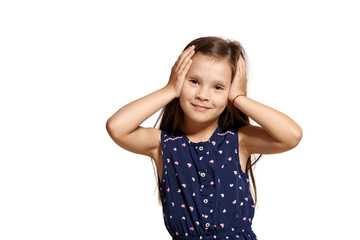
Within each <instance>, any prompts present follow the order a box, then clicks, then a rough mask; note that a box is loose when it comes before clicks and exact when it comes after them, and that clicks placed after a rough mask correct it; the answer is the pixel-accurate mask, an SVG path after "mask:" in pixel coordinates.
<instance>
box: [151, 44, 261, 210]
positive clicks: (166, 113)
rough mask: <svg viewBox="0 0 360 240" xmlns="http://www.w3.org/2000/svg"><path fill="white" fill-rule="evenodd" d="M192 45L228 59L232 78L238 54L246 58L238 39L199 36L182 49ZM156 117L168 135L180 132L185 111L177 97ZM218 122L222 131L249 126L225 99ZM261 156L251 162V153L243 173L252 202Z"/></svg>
mask: <svg viewBox="0 0 360 240" xmlns="http://www.w3.org/2000/svg"><path fill="white" fill-rule="evenodd" d="M191 45H195V53H202V54H204V55H208V56H211V57H214V58H217V59H225V60H227V61H228V63H229V65H230V67H231V76H232V78H231V79H233V78H234V77H235V73H236V69H237V62H238V60H239V57H242V58H243V59H244V60H245V61H246V59H245V56H246V53H245V50H244V48H243V47H242V46H241V44H240V43H239V42H237V41H231V40H224V39H222V38H219V37H201V38H197V39H195V40H193V41H191V42H190V43H189V44H188V45H187V46H186V47H185V48H184V50H185V49H187V48H188V47H190V46H191ZM159 120H160V126H159V129H160V130H163V131H166V132H168V133H171V134H179V133H180V132H181V124H182V123H183V121H184V112H183V110H182V109H181V106H180V101H179V98H174V99H173V100H172V101H171V102H170V103H168V104H167V105H166V106H165V107H164V108H163V109H162V111H161V113H160V115H159V118H158V120H157V121H156V123H155V126H156V125H157V123H158V121H159ZM218 124H219V126H220V127H221V128H222V129H223V130H224V131H225V130H228V129H235V130H237V129H239V128H241V127H244V126H247V125H250V121H249V117H248V116H247V115H246V114H244V113H243V112H242V111H240V110H239V109H238V108H236V107H235V106H234V105H233V104H232V103H231V102H230V101H228V103H227V106H226V107H225V109H224V111H223V112H222V113H221V114H220V116H219V119H218ZM260 157H261V155H259V157H258V158H257V159H255V161H253V162H252V160H251V156H249V158H248V159H247V162H246V172H247V173H248V174H249V175H250V178H251V182H252V187H253V198H254V199H255V200H254V201H255V204H256V202H257V194H256V184H255V178H254V173H253V165H254V164H255V163H256V162H257V161H258V160H259V159H260Z"/></svg>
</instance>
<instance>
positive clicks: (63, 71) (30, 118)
mask: <svg viewBox="0 0 360 240" xmlns="http://www.w3.org/2000/svg"><path fill="white" fill-rule="evenodd" d="M359 22H360V15H359V9H358V7H357V3H356V1H209V0H206V1H184V0H183V1H177V2H175V1H95V0H94V1H80V0H71V1H69V0H65V1H64V0H63V1H16V0H14V1H1V3H0V80H1V86H0V104H1V118H0V121H1V124H0V141H1V142H0V144H1V145H0V148H1V150H0V158H1V162H0V239H4V240H5V239H6V240H8V239H9V240H10V239H37V240H39V239H87V240H90V239H109V240H111V239H145V238H146V239H164V240H165V239H170V235H168V233H167V230H166V229H165V226H164V223H163V219H162V212H161V206H160V205H159V204H158V203H157V192H156V191H155V189H156V181H155V178H154V174H153V169H152V164H151V161H150V159H149V158H147V157H143V156H140V155H135V154H132V153H128V152H126V151H125V150H123V149H121V148H120V147H118V146H117V145H116V144H115V143H114V142H113V141H112V140H111V138H110V137H109V135H108V134H107V132H106V129H105V124H106V120H107V119H108V118H109V117H110V116H111V115H112V114H113V113H115V112H116V111H117V110H118V109H119V108H120V107H122V106H123V105H125V104H126V103H128V102H130V101H133V100H135V99H137V98H140V97H141V96H144V95H146V94H149V93H151V92H153V91H155V90H157V89H159V88H161V87H163V86H164V85H165V84H166V82H167V81H168V77H169V74H170V69H171V67H172V65H173V63H174V62H175V61H176V59H177V57H178V55H179V54H180V52H181V51H182V49H183V48H184V47H185V45H186V44H187V43H188V42H190V41H191V40H193V39H195V38H197V37H201V36H208V35H214V36H220V37H224V38H230V39H236V40H238V41H240V42H241V43H242V44H243V46H244V48H245V50H246V51H247V54H248V56H249V60H250V61H249V69H250V72H249V73H248V76H249V85H248V87H249V97H250V98H252V99H254V100H256V101H259V102H261V103H264V104H266V105H268V106H271V107H273V108H275V109H277V110H279V111H281V112H283V113H285V114H287V115H289V116H290V117H291V118H293V119H294V120H295V121H296V122H297V123H298V124H299V125H300V126H301V127H302V129H303V139H302V141H301V142H300V144H299V145H298V146H297V147H296V148H295V149H293V150H291V151H288V152H285V153H282V154H276V155H264V156H263V157H262V159H261V160H260V162H258V164H257V167H256V169H255V173H256V179H257V186H258V199H259V204H258V207H257V208H256V213H255V218H254V222H253V229H254V231H255V233H256V234H257V236H258V238H259V239H276V240H281V239H284V240H285V239H286V240H288V239H299V240H300V239H360V236H359V235H360V234H359V233H358V227H359V219H358V216H359V214H360V211H359V205H358V204H359V201H360V197H359V194H358V193H359V190H358V183H359V180H360V178H359V174H358V172H359V168H358V166H359V164H358V161H359V155H358V151H357V150H358V149H359V145H358V143H359V141H358V137H359V120H360V119H359V113H358V112H359V110H358V105H359V104H358V102H359V100H360V99H359V97H358V92H359V84H358V83H357V82H358V81H359V80H360V73H359V54H360V47H359V43H360V37H359V35H358V32H359ZM156 117H157V116H154V117H152V118H150V119H149V120H148V121H146V122H145V123H144V124H143V125H144V126H153V124H154V123H155V119H156Z"/></svg>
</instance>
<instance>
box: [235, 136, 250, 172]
mask: <svg viewBox="0 0 360 240" xmlns="http://www.w3.org/2000/svg"><path fill="white" fill-rule="evenodd" d="M235 133H236V134H235V139H236V141H235V144H236V145H235V147H236V149H237V152H238V153H237V160H238V163H239V169H240V172H241V174H242V175H246V174H247V166H246V165H245V172H244V171H243V170H242V168H241V161H240V147H239V146H240V144H239V131H235ZM246 164H247V159H246Z"/></svg>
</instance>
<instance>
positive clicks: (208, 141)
mask: <svg viewBox="0 0 360 240" xmlns="http://www.w3.org/2000/svg"><path fill="white" fill-rule="evenodd" d="M219 132H221V127H220V126H219V125H217V127H216V129H215V131H214V132H213V133H212V135H211V136H210V138H209V139H208V140H206V141H200V142H193V141H191V140H190V139H189V138H188V137H187V136H186V134H185V133H184V132H182V131H181V135H182V136H183V137H184V138H185V139H186V141H187V142H188V143H189V144H191V145H199V144H208V143H210V142H211V141H212V140H214V138H215V136H216V135H217V133H219Z"/></svg>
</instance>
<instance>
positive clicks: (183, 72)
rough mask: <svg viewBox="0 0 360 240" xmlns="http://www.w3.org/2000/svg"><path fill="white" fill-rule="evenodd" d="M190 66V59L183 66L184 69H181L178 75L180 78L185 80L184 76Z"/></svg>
mask: <svg viewBox="0 0 360 240" xmlns="http://www.w3.org/2000/svg"><path fill="white" fill-rule="evenodd" d="M191 64H192V59H189V61H188V62H187V63H186V65H185V66H184V69H182V71H181V73H180V77H181V78H185V76H186V74H187V73H188V71H189V69H190V66H191Z"/></svg>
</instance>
